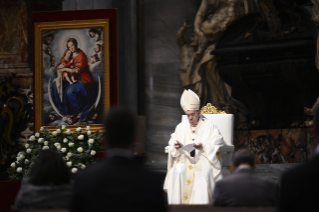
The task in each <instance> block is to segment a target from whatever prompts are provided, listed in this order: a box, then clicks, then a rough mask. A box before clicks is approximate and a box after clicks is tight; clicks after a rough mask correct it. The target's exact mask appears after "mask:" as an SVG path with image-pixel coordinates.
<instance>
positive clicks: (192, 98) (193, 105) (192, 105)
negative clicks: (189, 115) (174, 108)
mask: <svg viewBox="0 0 319 212" xmlns="http://www.w3.org/2000/svg"><path fill="white" fill-rule="evenodd" d="M181 107H182V109H183V110H184V112H185V113H186V111H188V110H199V107H200V100H199V97H198V96H197V94H196V93H195V92H194V91H192V90H191V89H188V90H184V92H183V94H182V96H181Z"/></svg>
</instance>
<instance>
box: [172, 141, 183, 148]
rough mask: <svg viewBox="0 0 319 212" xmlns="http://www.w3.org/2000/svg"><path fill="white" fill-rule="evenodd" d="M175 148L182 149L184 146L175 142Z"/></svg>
mask: <svg viewBox="0 0 319 212" xmlns="http://www.w3.org/2000/svg"><path fill="white" fill-rule="evenodd" d="M174 147H175V149H180V148H181V147H182V146H181V145H180V144H179V143H177V142H175V144H174Z"/></svg>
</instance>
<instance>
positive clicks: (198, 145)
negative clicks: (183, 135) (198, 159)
mask: <svg viewBox="0 0 319 212" xmlns="http://www.w3.org/2000/svg"><path fill="white" fill-rule="evenodd" d="M194 147H195V149H198V150H202V149H203V145H202V143H197V144H195V145H194Z"/></svg>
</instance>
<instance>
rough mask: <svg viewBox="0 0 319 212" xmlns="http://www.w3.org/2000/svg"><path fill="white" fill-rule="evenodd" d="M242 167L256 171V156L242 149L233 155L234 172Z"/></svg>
mask: <svg viewBox="0 0 319 212" xmlns="http://www.w3.org/2000/svg"><path fill="white" fill-rule="evenodd" d="M240 165H248V166H250V167H251V168H252V169H255V158H254V155H253V154H252V153H251V152H250V151H248V150H247V149H240V150H238V151H236V152H235V153H234V155H233V170H234V171H235V170H236V169H237V168H238V167H239V166H240Z"/></svg>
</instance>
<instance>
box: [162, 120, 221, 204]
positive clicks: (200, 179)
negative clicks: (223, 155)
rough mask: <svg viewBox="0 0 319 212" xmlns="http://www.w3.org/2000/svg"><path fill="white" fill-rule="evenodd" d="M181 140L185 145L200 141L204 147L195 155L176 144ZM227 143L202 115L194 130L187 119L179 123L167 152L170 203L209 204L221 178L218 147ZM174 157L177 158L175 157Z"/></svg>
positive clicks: (166, 183)
mask: <svg viewBox="0 0 319 212" xmlns="http://www.w3.org/2000/svg"><path fill="white" fill-rule="evenodd" d="M176 141H179V142H180V143H182V144H184V145H186V144H189V143H195V144H196V143H199V142H201V143H202V145H203V150H195V157H191V156H190V153H188V152H186V151H184V150H182V149H178V150H176V149H175V147H174V143H175V142H176ZM223 145H226V143H225V142H224V140H223V137H222V136H221V134H220V133H219V130H218V129H217V127H216V126H215V125H214V124H213V123H212V122H211V121H210V120H208V119H207V118H204V117H203V116H201V117H200V119H199V122H198V124H197V126H196V128H195V131H194V129H193V130H192V129H191V126H190V124H189V122H188V120H185V121H183V122H181V123H180V124H178V125H177V127H176V129H175V132H174V133H173V134H172V135H171V139H170V140H169V146H168V147H166V152H167V153H168V154H169V156H168V157H169V160H168V172H167V175H166V179H165V183H164V190H165V191H166V192H167V195H168V203H169V204H209V203H210V202H211V198H212V192H213V189H214V186H215V182H216V180H219V179H221V177H222V176H221V164H220V161H219V159H218V157H217V152H218V149H219V148H220V147H221V146H223ZM172 158H174V161H173V160H172Z"/></svg>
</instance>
